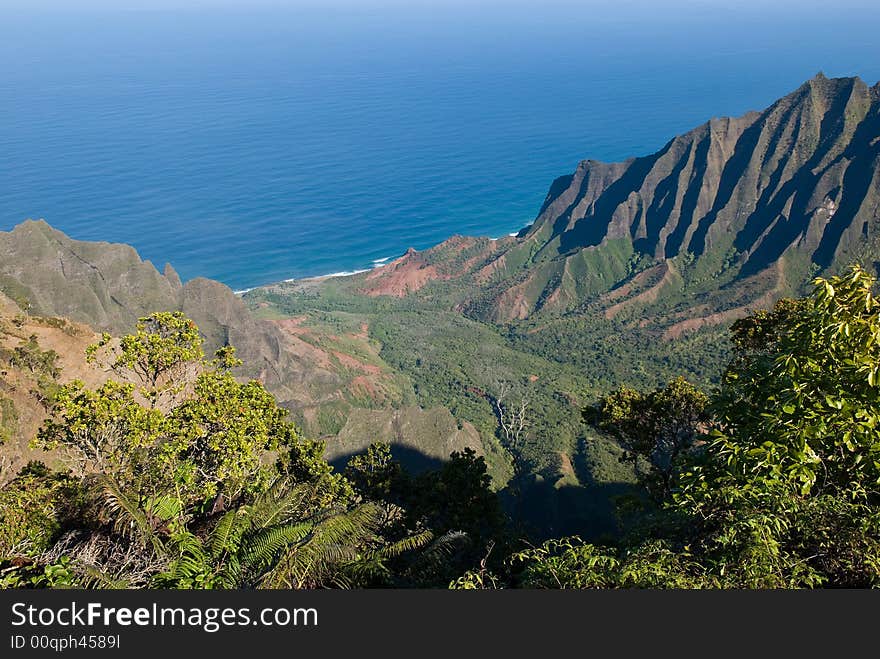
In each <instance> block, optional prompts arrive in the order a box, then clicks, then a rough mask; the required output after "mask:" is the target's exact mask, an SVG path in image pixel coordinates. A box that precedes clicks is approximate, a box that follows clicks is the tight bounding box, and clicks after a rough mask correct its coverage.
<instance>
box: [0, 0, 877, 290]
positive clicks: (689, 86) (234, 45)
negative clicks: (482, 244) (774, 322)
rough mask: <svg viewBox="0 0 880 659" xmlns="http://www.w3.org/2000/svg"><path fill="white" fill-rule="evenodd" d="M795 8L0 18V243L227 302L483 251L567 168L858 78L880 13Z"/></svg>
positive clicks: (8, 14)
mask: <svg viewBox="0 0 880 659" xmlns="http://www.w3.org/2000/svg"><path fill="white" fill-rule="evenodd" d="M793 7H796V6H795V5H788V8H786V7H781V8H779V9H773V8H770V7H764V8H762V9H760V10H758V9H755V8H751V9H741V10H736V9H726V10H722V9H717V8H712V7H711V6H703V5H700V4H698V3H691V4H690V5H689V6H688V8H687V9H679V10H670V11H664V12H651V11H646V10H644V9H640V10H637V9H636V8H630V9H627V5H626V3H623V5H622V7H621V8H618V9H614V10H603V11H599V10H597V9H596V8H595V6H593V7H592V8H590V7H589V6H587V7H586V8H580V9H579V8H577V6H573V5H568V6H566V7H562V6H559V7H555V6H554V5H553V4H552V2H551V3H542V4H541V5H540V6H532V7H528V6H517V7H512V8H510V9H509V10H508V11H503V12H502V11H499V9H498V5H495V6H494V8H493V9H491V10H490V9H488V8H487V9H485V10H480V9H473V8H471V9H465V8H463V7H462V6H459V7H458V8H457V9H454V10H453V9H448V10H439V9H435V10H430V9H428V8H426V7H422V8H421V9H409V10H408V9H403V8H401V7H397V8H396V9H390V8H386V9H372V10H367V9H362V10H355V9H351V8H349V9H345V10H343V9H336V10H332V11H331V10H324V11H321V10H318V9H308V10H307V9H290V8H288V9H284V10H281V9H279V10H262V11H253V12H244V11H236V10H232V9H230V10H222V11H221V10H217V11H210V12H208V11H204V10H203V11H182V10H178V11H172V10H169V11H141V12H136V11H127V12H125V11H109V10H103V11H102V10H94V11H80V12H72V11H68V12H66V13H61V12H46V11H44V12H28V11H26V10H21V11H12V10H2V9H0V229H3V230H6V229H9V228H11V227H13V226H14V225H15V224H17V223H19V222H21V221H22V220H24V219H25V218H28V217H31V218H38V217H42V218H45V219H46V220H47V221H49V222H50V223H51V224H53V225H54V226H56V227H58V228H59V229H62V230H63V231H65V232H67V233H68V234H69V235H71V236H73V237H75V238H79V239H84V240H106V241H113V242H126V243H130V244H132V245H134V246H135V247H136V248H137V249H138V251H139V252H140V253H141V255H142V256H143V257H144V258H149V259H150V260H152V261H153V262H154V263H156V264H157V265H158V266H159V267H161V266H162V265H163V264H164V263H165V262H166V261H167V262H171V263H172V264H173V265H174V267H175V268H176V269H177V270H178V271H179V272H180V274H181V276H182V277H183V278H184V279H188V278H191V277H195V276H199V275H201V276H207V277H211V278H214V279H218V280H220V281H223V282H225V283H227V284H229V285H230V286H232V287H233V288H236V289H241V288H244V287H249V286H254V285H259V284H263V283H268V282H272V281H278V280H281V279H287V278H291V277H303V276H312V275H319V274H326V273H331V272H337V271H348V270H354V269H360V268H367V267H370V266H371V265H372V264H373V262H374V261H376V260H379V259H384V258H385V257H389V256H396V255H399V254H401V253H402V252H403V251H405V250H406V249H407V248H408V247H411V246H412V247H415V248H417V249H423V248H426V247H429V246H430V245H432V244H435V243H437V242H439V241H441V240H443V239H445V238H446V237H448V236H449V235H451V234H453V233H463V234H471V235H488V236H497V235H503V234H505V233H510V232H513V231H516V230H518V229H519V228H521V227H522V226H524V225H525V224H527V223H529V222H530V221H531V220H532V219H533V217H534V215H535V213H536V212H537V210H538V208H539V206H540V204H541V201H542V200H543V198H544V195H545V194H546V191H547V189H548V187H549V185H550V183H551V182H552V180H553V179H554V178H555V177H557V176H560V175H563V174H566V173H568V172H570V171H571V170H573V169H574V167H575V166H576V164H577V162H578V161H579V160H581V159H583V158H595V159H599V160H619V159H623V158H625V157H628V156H631V155H641V154H645V153H649V152H651V151H654V150H656V149H658V148H659V147H661V146H662V145H663V144H664V143H665V142H666V141H667V140H668V139H669V138H671V137H672V136H673V135H675V134H677V133H680V132H683V131H686V130H688V129H690V128H692V127H694V126H696V125H698V124H699V123H702V122H703V121H705V120H707V119H709V118H710V117H713V116H721V115H738V114H742V113H743V112H745V111H747V110H751V109H761V108H763V107H765V106H766V105H767V104H769V103H770V102H772V101H773V100H774V99H776V98H778V97H779V96H781V95H783V94H785V93H787V92H789V91H791V90H793V89H795V88H796V87H797V86H798V85H800V84H801V83H802V82H803V81H804V80H806V79H807V78H809V77H811V76H812V75H814V74H815V73H816V72H817V71H820V70H821V71H823V72H824V73H825V74H826V75H828V76H838V75H840V76H842V75H860V76H862V77H863V78H864V79H865V80H866V81H867V82H868V83H869V84H874V83H875V82H876V81H877V80H878V78H880V40H878V39H877V35H878V34H880V7H874V8H872V7H871V6H870V5H865V6H863V7H862V8H861V9H859V10H858V11H846V10H843V9H842V8H840V7H836V9H835V10H834V11H830V10H829V9H827V8H826V9H818V8H817V9H809V8H799V9H797V10H796V9H795V8H793ZM0 258H2V255H0Z"/></svg>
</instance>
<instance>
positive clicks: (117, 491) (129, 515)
mask: <svg viewBox="0 0 880 659" xmlns="http://www.w3.org/2000/svg"><path fill="white" fill-rule="evenodd" d="M101 487H102V489H103V491H104V509H105V510H106V512H107V513H108V514H109V515H110V517H111V519H112V523H113V528H114V530H115V531H116V532H117V533H119V534H120V535H122V536H123V537H128V538H133V539H135V538H136V539H140V540H141V541H143V542H144V544H149V545H151V546H152V547H153V549H154V550H155V551H156V552H158V553H162V552H163V551H164V545H163V543H162V539H161V538H160V537H159V536H158V535H157V533H156V529H155V528H154V526H153V523H152V522H151V521H150V518H149V516H148V514H147V512H146V511H144V510H143V509H142V508H141V507H140V506H139V505H138V503H137V502H136V501H134V499H132V498H131V497H129V496H128V495H126V494H125V493H124V492H123V491H122V489H121V488H120V487H119V485H118V484H117V483H116V482H115V481H114V480H113V479H111V478H107V477H106V476H105V477H102V478H101Z"/></svg>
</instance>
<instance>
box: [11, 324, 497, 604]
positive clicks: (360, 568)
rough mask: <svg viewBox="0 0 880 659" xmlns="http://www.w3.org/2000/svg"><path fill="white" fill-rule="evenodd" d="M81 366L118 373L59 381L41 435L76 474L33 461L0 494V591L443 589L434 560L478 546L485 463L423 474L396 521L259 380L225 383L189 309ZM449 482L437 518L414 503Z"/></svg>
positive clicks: (458, 556) (110, 344)
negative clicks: (436, 584) (90, 383)
mask: <svg viewBox="0 0 880 659" xmlns="http://www.w3.org/2000/svg"><path fill="white" fill-rule="evenodd" d="M88 356H89V359H91V360H93V361H97V362H99V363H102V364H104V365H106V367H107V368H108V370H109V371H110V372H111V373H112V374H113V376H114V379H109V380H107V382H105V383H104V384H103V385H101V386H100V387H98V388H96V389H89V388H87V387H86V386H85V385H84V384H83V383H82V382H79V381H74V382H71V383H69V384H67V385H64V386H63V387H61V388H60V390H59V392H58V393H57V395H56V397H55V403H54V408H53V415H52V417H51V419H50V420H49V421H48V422H47V423H46V424H45V425H44V426H43V428H42V429H41V430H40V432H39V433H38V436H37V438H36V440H35V443H36V444H37V445H39V446H40V447H42V448H45V449H50V450H57V451H59V452H61V453H62V454H63V455H64V456H65V459H66V463H67V465H68V466H69V469H68V470H67V471H63V472H53V471H51V470H49V469H48V468H46V467H45V466H44V465H42V464H33V465H29V466H28V468H26V469H25V470H23V471H22V472H21V473H20V474H19V475H18V477H17V478H15V479H13V480H12V481H11V482H10V483H9V484H8V485H7V486H6V487H4V488H3V489H2V490H0V503H2V510H0V585H2V586H5V587H69V586H75V587H102V588H137V587H151V588H257V587H269V588H308V587H325V586H339V587H354V586H381V585H408V584H414V583H417V582H418V581H419V580H420V579H422V575H425V574H443V577H442V580H443V582H444V583H445V581H448V578H449V574H448V570H449V569H450V568H449V567H446V568H445V569H446V572H444V568H443V567H442V566H449V565H454V564H457V563H456V561H458V562H459V563H460V562H461V561H463V560H466V559H467V555H468V554H467V551H468V550H472V549H473V538H472V537H470V536H468V535H467V534H466V533H463V532H461V531H460V529H459V528H458V526H461V525H464V526H467V523H466V522H467V519H468V514H467V507H468V506H470V505H471V504H472V503H473V502H474V501H478V500H482V501H483V502H484V508H482V509H480V510H487V509H489V508H491V507H492V505H493V504H494V505H495V506H496V508H497V500H495V498H494V497H495V495H494V494H492V493H491V492H490V491H489V489H488V480H487V476H486V472H485V462H483V461H482V458H477V456H475V455H473V454H467V455H460V456H453V461H452V462H451V463H450V464H451V465H452V467H451V468H449V467H448V468H447V469H446V470H445V471H444V472H441V473H439V474H437V475H433V476H432V475H426V476H425V477H423V479H427V480H425V481H424V483H423V486H422V487H421V489H419V490H417V491H418V492H419V493H420V494H419V496H410V497H409V499H408V500H407V505H408V506H409V507H411V508H412V510H409V511H405V510H403V509H401V512H400V513H399V514H396V515H394V516H393V517H394V518H392V517H389V515H388V508H387V504H386V502H384V501H383V500H382V499H381V498H375V497H374V498H371V497H370V496H369V492H368V491H367V490H369V489H370V488H366V487H364V488H361V489H357V488H356V487H355V486H353V485H352V483H351V482H350V481H349V480H347V479H346V478H345V477H344V476H343V475H342V474H338V473H334V471H333V469H332V467H331V466H330V465H329V464H328V463H327V462H326V461H325V460H324V459H323V457H322V453H323V445H322V444H321V443H320V442H313V441H309V440H306V439H303V438H302V437H300V435H299V433H298V431H297V429H296V428H295V427H294V426H293V424H291V423H290V422H289V421H288V420H287V418H286V410H284V409H283V408H281V407H279V406H278V405H277V403H276V401H275V399H274V398H273V397H272V396H271V395H270V394H269V393H268V392H267V391H266V390H265V389H264V388H263V387H262V385H261V384H260V383H259V382H256V381H250V382H239V381H238V380H236V379H235V378H234V377H233V376H232V375H231V373H230V369H231V368H232V367H234V366H236V365H237V363H238V361H237V360H236V359H235V357H234V351H233V349H232V348H230V347H226V348H224V349H222V350H221V351H219V352H218V353H217V354H216V355H215V357H214V358H213V359H207V358H206V357H205V355H204V353H203V351H202V338H201V336H200V334H199V332H198V328H197V327H196V326H195V325H194V324H193V323H192V321H191V320H189V319H188V318H186V317H185V316H183V314H180V313H156V314H153V315H151V316H149V317H147V318H143V319H141V322H140V323H139V325H138V327H137V331H136V333H135V334H132V335H129V336H126V337H123V338H122V339H121V340H119V341H116V340H114V339H112V338H111V337H109V336H104V337H103V338H102V340H101V341H100V342H99V343H98V344H96V345H94V346H91V347H90V348H89V350H88ZM372 450H373V452H374V453H375V452H377V451H378V452H380V453H381V451H382V449H381V447H376V448H374V449H372ZM361 462H362V463H363V461H361ZM357 470H358V464H357V462H355V464H354V465H353V466H352V470H351V471H352V473H356V472H357ZM449 478H452V479H453V481H454V482H453V483H452V485H453V486H454V489H455V495H456V496H457V497H458V503H457V504H455V503H453V505H451V506H450V505H446V506H445V508H444V510H446V511H447V516H446V517H441V518H438V517H437V515H436V514H433V515H432V514H429V512H430V509H431V507H432V506H430V505H427V504H424V503H420V501H421V497H422V496H427V497H435V496H437V493H438V492H442V491H443V487H442V486H443V484H444V483H446V481H447V480H448V479H449ZM432 479H433V480H432ZM431 482H433V483H434V484H433V486H429V485H430V483H431ZM449 501H452V497H450V499H449ZM449 501H447V504H449ZM471 519H473V518H472V517H471ZM470 526H471V528H474V529H477V528H478V527H479V525H478V524H477V523H476V522H474V523H472V524H471V525H470Z"/></svg>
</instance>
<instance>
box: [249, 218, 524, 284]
mask: <svg viewBox="0 0 880 659" xmlns="http://www.w3.org/2000/svg"><path fill="white" fill-rule="evenodd" d="M533 224H534V222H529V223H528V224H526V225H524V226H523V227H522V228H521V229H520V230H519V231H514V232H512V233H508V234H505V235H504V236H503V237H506V238H516V237H517V236H519V235H520V233H522V232H523V230H524V229H529V228H531V227H532V225H533ZM500 239H501V238H500V237H495V238H488V240H491V241H495V240H500ZM447 240H448V239H447ZM442 242H444V241H441V243H442ZM437 244H438V245H439V244H440V243H437ZM428 249H430V248H428ZM405 254H406V252H405V251H404V252H403V253H401V254H399V255H397V256H384V257H382V258H380V259H373V260H372V261H371V263H372V265H371V266H370V267H369V268H357V269H355V270H341V271H339V272H330V273H327V274H325V275H312V276H310V277H291V278H289V279H281V280H279V281H273V282H270V283H268V284H258V285H257V286H251V287H250V288H242V289H239V290H233V291H232V293H233V294H234V295H237V296H241V295H244V294H245V293H250V292H251V291H253V290H255V289H257V288H266V287H267V286H275V285H277V284H290V283H292V282H296V281H323V280H325V279H332V278H334V277H352V276H354V275H360V274H363V273H365V272H370V271H371V270H375V269H377V268H382V267H384V266H386V265H388V264H389V263H393V262H394V261H396V260H397V259H399V258H401V257H402V256H404V255H405Z"/></svg>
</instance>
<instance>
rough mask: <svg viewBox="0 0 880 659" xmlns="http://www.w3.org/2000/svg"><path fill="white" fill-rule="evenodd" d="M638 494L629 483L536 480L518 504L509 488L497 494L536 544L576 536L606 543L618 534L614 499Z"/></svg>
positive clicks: (528, 486)
mask: <svg viewBox="0 0 880 659" xmlns="http://www.w3.org/2000/svg"><path fill="white" fill-rule="evenodd" d="M636 492H637V488H635V487H634V486H633V485H632V484H630V483H593V484H590V485H563V486H560V487H557V486H556V485H555V484H554V483H553V482H551V481H549V480H542V479H540V478H537V479H535V480H534V481H532V482H531V483H529V484H527V485H525V486H524V487H523V495H522V501H521V502H518V501H517V500H516V498H515V497H514V495H513V493H512V491H511V488H510V487H509V486H508V487H506V488H505V489H503V490H502V491H501V492H500V495H501V497H502V501H503V502H504V505H505V508H506V510H507V511H508V513H509V514H510V515H511V517H515V518H518V519H519V523H518V524H516V526H519V527H521V529H522V531H523V532H524V533H525V534H526V535H528V536H529V537H531V538H532V539H533V540H535V541H541V540H544V539H547V538H558V537H561V536H566V535H579V536H580V537H581V538H583V539H584V540H587V541H588V542H609V541H611V540H613V539H614V538H615V537H617V536H618V535H619V533H620V529H619V528H618V520H617V515H616V503H615V500H616V499H617V498H618V497H621V496H626V495H632V494H634V493H636Z"/></svg>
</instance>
